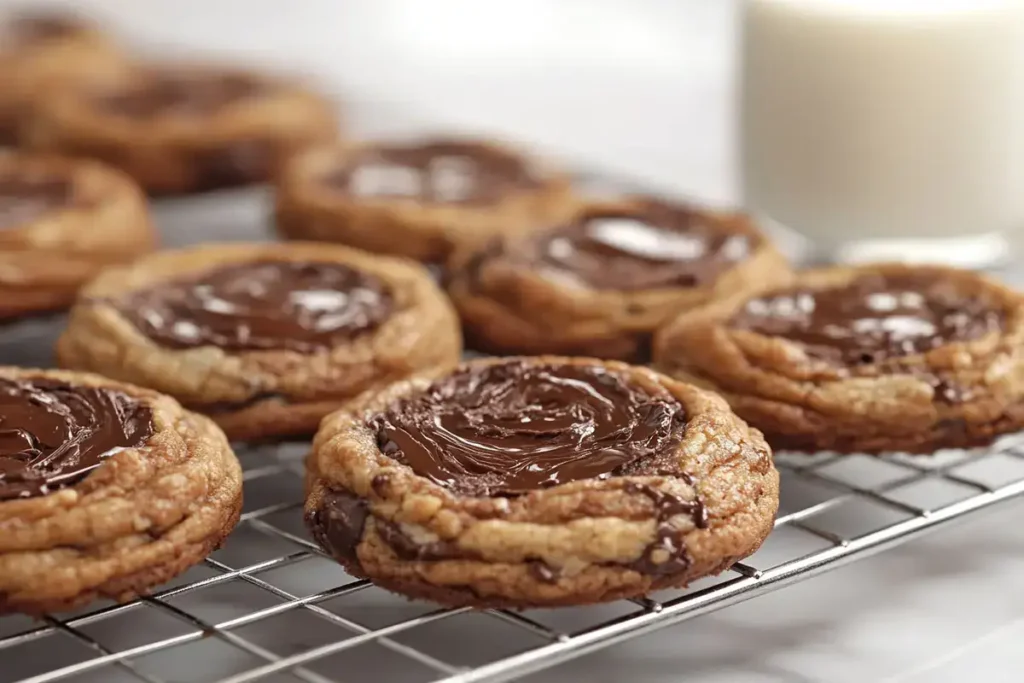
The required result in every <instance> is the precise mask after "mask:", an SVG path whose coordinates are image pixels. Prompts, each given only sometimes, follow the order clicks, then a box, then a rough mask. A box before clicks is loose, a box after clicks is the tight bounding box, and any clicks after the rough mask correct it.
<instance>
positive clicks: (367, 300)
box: [57, 243, 462, 440]
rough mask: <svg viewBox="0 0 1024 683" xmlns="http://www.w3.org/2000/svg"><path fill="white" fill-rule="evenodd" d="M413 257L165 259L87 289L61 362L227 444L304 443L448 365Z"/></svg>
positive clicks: (279, 254)
mask: <svg viewBox="0 0 1024 683" xmlns="http://www.w3.org/2000/svg"><path fill="white" fill-rule="evenodd" d="M461 351H462V340H461V337H460V334H459V326H458V320H457V318H456V316H455V312H454V311H453V310H452V308H451V305H450V304H449V303H448V301H447V299H446V298H445V297H444V295H443V293H442V292H441V291H440V290H439V289H438V287H437V286H436V285H435V284H434V282H433V280H432V279H431V277H430V275H429V273H428V272H427V271H426V269H424V268H423V267H422V266H420V265H419V264H417V263H413V262H410V261H405V260H401V259H392V258H387V257H380V256H375V255H372V254H366V253H364V252H360V251H356V250H354V249H349V248H347V247H343V246H338V245H322V244H309V243H292V244H223V245H216V244H214V245H203V246H199V247H194V248H189V249H182V250H180V251H167V252H162V253H159V254H155V255H153V256H150V257H148V258H145V259H142V260H141V261H139V262H137V263H135V264H134V265H132V266H129V267H126V268H118V269H113V270H111V271H109V272H106V273H104V274H103V275H101V276H100V277H99V278H97V279H96V280H95V281H93V282H92V283H90V284H89V285H88V286H87V287H86V288H85V290H84V291H83V294H82V296H81V297H80V299H79V301H78V302H77V303H76V305H75V307H74V308H73V309H72V311H71V318H70V321H69V324H68V328H67V330H66V332H65V333H64V334H63V335H62V337H61V338H60V340H59V341H58V344H57V356H58V359H59V362H60V363H61V364H62V365H63V366H65V367H69V368H75V369H84V370H92V371H95V372H99V373H101V374H104V375H107V376H108V377H114V378H117V379H121V380H124V381H130V382H133V383H135V384H140V385H143V386H148V387H152V388H154V389H157V390H159V391H162V392H164V393H167V394H170V395H172V396H174V397H175V398H177V399H178V400H180V401H181V402H182V403H183V404H184V405H186V406H187V407H189V408H190V409H193V410H196V411H198V412H201V413H205V414H207V415H209V416H211V417H212V418H213V419H214V420H215V421H216V422H217V423H218V424H219V425H220V426H221V427H222V428H223V429H224V430H225V431H226V432H227V434H228V436H229V437H231V438H232V439H234V440H255V439H265V438H280V437H286V436H293V435H308V434H312V433H313V432H315V431H316V428H317V425H318V424H319V422H320V419H321V418H322V417H323V416H324V415H326V414H328V413H330V412H333V411H335V410H337V409H338V408H340V407H341V406H343V405H344V404H345V403H346V402H347V401H349V400H350V399H351V398H352V397H354V396H356V395H358V394H360V393H362V392H363V391H367V390H371V389H376V388H379V387H381V386H384V385H386V384H389V383H391V382H394V381H397V380H400V379H404V378H407V377H409V376H411V375H413V374H415V373H418V372H426V371H432V370H439V369H443V368H447V367H450V366H452V365H454V364H455V363H457V362H458V359H459V356H460V354H461Z"/></svg>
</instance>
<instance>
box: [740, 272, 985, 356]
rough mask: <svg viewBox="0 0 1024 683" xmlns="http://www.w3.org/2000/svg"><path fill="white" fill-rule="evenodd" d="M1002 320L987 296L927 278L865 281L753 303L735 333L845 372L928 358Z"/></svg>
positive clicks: (793, 292)
mask: <svg viewBox="0 0 1024 683" xmlns="http://www.w3.org/2000/svg"><path fill="white" fill-rule="evenodd" d="M1004 318H1005V316H1004V313H1003V311H1002V310H1001V308H1000V307H998V306H996V305H995V304H994V303H993V302H991V301H987V300H986V299H985V298H984V297H978V296H973V295H967V294H965V293H963V292H962V291H960V290H959V289H958V288H957V286H956V284H955V283H953V282H949V281H946V280H940V279H935V278H934V277H932V276H928V275H924V274H920V275H918V274H906V275H890V276H883V275H864V276H862V277H859V278H857V279H855V280H854V281H853V282H851V283H850V284H848V285H846V286H843V287H833V288H830V289H822V290H813V289H795V290H789V291H783V292H778V293H774V294H770V295H768V296H764V297H759V298H756V299H752V300H750V301H748V302H747V304H746V306H745V307H744V308H743V310H741V311H740V312H739V313H738V314H737V315H736V316H734V317H733V319H732V323H731V324H732V326H733V327H734V328H738V329H745V330H751V331H753V332H757V333H759V334H764V335H768V336H773V337H784V338H786V339H789V340H791V341H795V342H798V343H800V344H802V345H803V346H804V347H806V349H807V352H808V354H810V355H812V356H814V357H817V358H821V359H824V360H828V361H832V362H837V363H843V364H847V365H860V364H868V363H877V362H881V361H884V360H886V359H888V358H898V357H901V356H907V355H911V354H917V353H925V352H928V351H930V350H932V349H935V348H938V347H940V346H943V345H945V344H948V343H950V342H963V341H970V340H972V339H978V338H980V337H982V336H984V335H986V334H988V333H990V332H995V331H998V330H1000V329H1002V326H1003V322H1004Z"/></svg>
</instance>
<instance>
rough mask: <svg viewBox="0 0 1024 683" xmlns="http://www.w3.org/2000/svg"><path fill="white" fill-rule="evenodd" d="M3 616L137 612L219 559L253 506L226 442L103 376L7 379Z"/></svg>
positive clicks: (202, 423)
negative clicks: (138, 602)
mask: <svg viewBox="0 0 1024 683" xmlns="http://www.w3.org/2000/svg"><path fill="white" fill-rule="evenodd" d="M0 414H3V430H2V431H0V614H3V613H7V612H25V613H28V614H35V615H41V614H43V613H46V612H59V611H66V610H70V609H74V608H77V607H80V606H82V605H84V604H86V603H88V602H91V601H92V600H95V599H100V598H108V599H113V600H119V601H126V600H130V599H133V598H135V597H137V596H138V595H140V594H144V593H146V592H147V590H148V589H150V588H152V587H154V586H156V585H158V584H160V583H163V582H165V581H167V580H169V579H171V578H172V577H174V576H177V575H178V574H180V573H181V572H183V571H184V570H185V569H187V568H188V567H190V566H192V565H194V564H196V563H197V562H199V561H201V560H202V559H203V558H205V557H206V556H207V555H208V554H209V553H210V552H211V551H212V550H214V549H215V548H217V547H218V546H219V545H220V544H221V542H222V541H223V540H224V538H225V537H226V536H227V535H228V533H229V532H230V531H231V529H232V528H234V526H235V524H236V523H237V522H238V516H239V513H240V510H241V505H242V472H241V468H240V467H239V465H238V461H237V460H236V459H235V456H234V454H233V453H232V452H231V448H230V447H229V446H228V442H227V440H226V439H225V438H224V434H223V433H222V432H221V431H220V430H219V429H217V427H216V426H215V425H214V424H213V423H212V422H211V421H210V420H208V419H207V418H205V417H202V416H200V415H195V414H193V413H190V412H187V411H185V410H183V409H182V408H181V406H180V405H178V403H176V402H175V401H174V400H172V399H170V398H168V397H166V396H161V395H160V394H157V393H155V392H152V391H148V390H145V389H139V388H138V387H132V386H129V385H126V384H119V383H116V382H113V381H112V380H109V379H105V378H102V377H99V376H96V375H89V374H84V373H69V372H57V371H45V370H26V369H21V368H0Z"/></svg>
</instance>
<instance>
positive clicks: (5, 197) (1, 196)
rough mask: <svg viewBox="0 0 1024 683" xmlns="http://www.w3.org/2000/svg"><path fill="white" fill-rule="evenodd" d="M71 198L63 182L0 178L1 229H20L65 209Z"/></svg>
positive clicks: (60, 179) (67, 185) (69, 184)
mask: <svg viewBox="0 0 1024 683" xmlns="http://www.w3.org/2000/svg"><path fill="white" fill-rule="evenodd" d="M72 194H73V193H72V185H71V183H70V182H68V181H67V180H66V179H63V178H25V177H9V178H2V179H0V229H9V228H17V227H21V226H23V225H25V224H27V223H31V222H32V221H34V220H36V219H38V218H40V217H42V216H44V215H46V214H48V213H50V212H51V211H54V210H56V209H60V208H63V207H66V206H67V205H69V204H70V203H71V200H72Z"/></svg>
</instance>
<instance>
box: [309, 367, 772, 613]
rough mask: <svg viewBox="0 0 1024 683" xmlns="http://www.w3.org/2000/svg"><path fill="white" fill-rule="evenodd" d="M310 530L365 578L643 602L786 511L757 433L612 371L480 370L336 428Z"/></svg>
mask: <svg viewBox="0 0 1024 683" xmlns="http://www.w3.org/2000/svg"><path fill="white" fill-rule="evenodd" d="M307 466H308V479H307V481H308V485H309V489H308V499H307V501H306V521H307V524H308V525H309V527H310V529H311V531H312V533H313V536H314V538H315V539H316V541H317V542H318V543H319V544H320V545H321V547H323V548H324V550H325V551H326V552H328V553H329V554H330V555H332V556H333V557H334V558H336V559H337V560H338V561H339V562H340V563H342V564H343V565H344V566H345V568H346V569H347V570H348V571H349V572H350V573H352V574H354V575H356V576H362V577H367V578H369V579H371V580H372V581H374V582H375V583H377V584H378V585H380V586H382V587H384V588H387V589H389V590H393V591H395V592H398V593H403V594H405V595H408V596H411V597H417V598H424V599H428V600H433V601H436V602H440V603H443V604H449V605H470V606H474V607H530V606H555V605H574V604H587V603H594V602H602V601H606V600H614V599H618V598H623V597H632V596H638V595H641V594H643V593H645V592H647V591H650V590H655V589H659V588H665V587H669V586H683V585H686V584H687V583H689V582H690V581H692V580H694V579H696V578H699V577H701V576H706V575H709V574H715V573H718V572H721V571H724V570H725V569H726V568H728V567H729V566H731V565H732V564H733V563H735V562H736V561H738V560H740V559H741V558H743V557H746V556H747V555H749V554H750V553H752V552H753V551H754V550H756V549H757V548H758V547H759V546H760V544H761V542H762V541H763V540H764V538H765V536H766V535H767V534H768V532H769V531H770V530H771V528H772V524H773V521H774V518H775V513H776V510H777V507H778V483H779V482H778V473H777V472H776V471H775V469H774V467H773V465H772V460H771V452H770V451H769V449H768V446H767V445H766V444H765V442H764V440H763V439H762V437H761V435H760V433H759V432H757V431H756V430H751V429H749V428H748V427H747V426H746V425H745V424H744V423H743V422H742V421H741V420H739V419H738V418H736V417H735V416H734V415H733V414H732V413H731V412H729V410H728V408H727V406H726V405H725V403H724V402H723V401H722V400H721V399H719V398H718V397H717V396H714V395H712V394H710V393H707V392H704V391H701V390H699V389H696V388H694V387H692V386H689V385H686V384H682V383H680V382H676V381H674V380H671V379H669V378H667V377H665V376H663V375H659V374H657V373H655V372H652V371H650V370H647V369H644V368H639V367H633V366H629V365H624V364H622V363H617V362H613V361H605V362H602V361H597V360H589V359H569V358H560V357H553V356H552V357H545V356H542V357H535V358H507V359H491V360H485V361H474V362H470V363H466V364H464V365H461V366H460V367H458V368H457V369H455V370H454V371H451V372H448V373H437V374H435V375H433V376H432V377H423V378H417V379H415V380H411V381H408V382H401V383H398V384H396V385H394V386H391V387H388V388H387V389H385V390H383V391H381V392H379V393H376V394H373V395H367V396H364V397H362V398H361V399H360V400H359V401H358V402H355V403H353V404H351V405H350V406H349V407H348V408H346V409H345V410H343V411H340V412H338V413H335V414H333V415H331V416H329V417H328V418H326V419H325V420H324V422H323V424H322V425H321V428H320V431H319V432H318V434H317V436H316V439H315V441H314V445H313V452H312V453H311V455H310V457H309V459H308V460H307Z"/></svg>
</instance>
